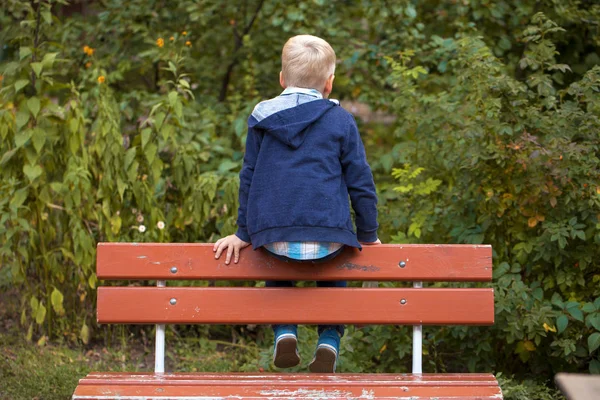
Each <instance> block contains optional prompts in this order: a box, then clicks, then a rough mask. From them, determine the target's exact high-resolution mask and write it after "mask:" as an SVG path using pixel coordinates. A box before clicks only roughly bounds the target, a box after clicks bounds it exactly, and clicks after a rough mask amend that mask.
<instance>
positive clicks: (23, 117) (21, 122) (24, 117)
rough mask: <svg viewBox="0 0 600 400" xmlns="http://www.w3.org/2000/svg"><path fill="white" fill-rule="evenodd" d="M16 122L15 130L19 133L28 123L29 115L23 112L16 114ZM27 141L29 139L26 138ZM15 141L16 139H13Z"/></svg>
mask: <svg viewBox="0 0 600 400" xmlns="http://www.w3.org/2000/svg"><path fill="white" fill-rule="evenodd" d="M16 121H17V130H18V131H20V130H21V128H22V127H24V126H25V124H27V122H29V113H28V112H25V111H19V112H17V117H16ZM27 139H29V138H27ZM15 141H16V139H15Z"/></svg>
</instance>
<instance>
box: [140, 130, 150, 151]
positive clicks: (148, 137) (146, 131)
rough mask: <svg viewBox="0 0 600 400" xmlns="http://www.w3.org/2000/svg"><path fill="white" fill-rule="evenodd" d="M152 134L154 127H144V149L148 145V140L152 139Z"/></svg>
mask: <svg viewBox="0 0 600 400" xmlns="http://www.w3.org/2000/svg"><path fill="white" fill-rule="evenodd" d="M151 134H152V129H150V128H146V129H142V149H143V148H145V147H146V144H148V140H150V135H151Z"/></svg>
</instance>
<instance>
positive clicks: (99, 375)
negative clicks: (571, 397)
mask: <svg viewBox="0 0 600 400" xmlns="http://www.w3.org/2000/svg"><path fill="white" fill-rule="evenodd" d="M156 379H160V380H164V381H169V382H172V381H185V380H194V381H198V380H202V381H206V380H210V381H218V380H225V381H227V380H231V381H237V382H250V383H253V384H260V382H262V381H269V382H277V381H284V382H286V383H287V382H304V381H308V382H325V383H327V382H330V383H331V382H332V383H336V384H337V383H340V384H341V383H344V384H346V383H347V384H358V383H360V382H371V383H373V384H377V383H379V382H383V383H393V384H398V383H399V382H402V384H403V385H418V386H427V385H439V384H444V385H452V384H458V385H470V384H483V385H490V384H496V383H497V381H496V378H495V377H494V375H492V374H482V373H480V374H478V373H468V374H461V373H454V374H436V373H425V374H408V373H404V374H391V373H379V374H369V373H364V374H363V373H361V374H353V373H341V374H313V373H272V372H265V373H251V372H228V373H215V372H177V373H164V374H155V373H151V372H91V373H89V374H88V376H87V377H86V378H85V379H82V380H80V384H84V383H89V382H92V381H94V380H98V381H112V382H116V381H120V382H128V381H132V382H141V381H144V380H151V381H153V382H155V381H156ZM95 383H97V382H95ZM242 384H246V383H242Z"/></svg>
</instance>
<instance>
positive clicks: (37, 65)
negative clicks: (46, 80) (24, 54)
mask: <svg viewBox="0 0 600 400" xmlns="http://www.w3.org/2000/svg"><path fill="white" fill-rule="evenodd" d="M30 65H31V69H32V70H33V72H35V76H37V77H38V78H39V77H40V75H41V74H42V68H44V66H43V65H42V63H41V62H32V63H31V64H30Z"/></svg>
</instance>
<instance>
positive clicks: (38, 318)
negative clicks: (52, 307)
mask: <svg viewBox="0 0 600 400" xmlns="http://www.w3.org/2000/svg"><path fill="white" fill-rule="evenodd" d="M45 319H46V306H44V304H43V303H40V306H39V307H38V309H37V312H36V313H35V322H36V323H37V324H38V325H41V324H43V323H44V320H45Z"/></svg>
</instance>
